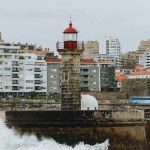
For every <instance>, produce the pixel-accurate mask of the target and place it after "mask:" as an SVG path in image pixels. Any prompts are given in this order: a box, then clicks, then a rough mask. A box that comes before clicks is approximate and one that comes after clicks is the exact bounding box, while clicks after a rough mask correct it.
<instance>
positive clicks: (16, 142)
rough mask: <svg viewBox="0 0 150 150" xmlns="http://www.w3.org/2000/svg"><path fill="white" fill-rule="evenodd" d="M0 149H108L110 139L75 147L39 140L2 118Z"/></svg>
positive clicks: (0, 121) (80, 144)
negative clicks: (19, 132)
mask: <svg viewBox="0 0 150 150" xmlns="http://www.w3.org/2000/svg"><path fill="white" fill-rule="evenodd" d="M0 141H1V144H0V150H108V147H109V141H108V140H106V141H105V142H104V143H101V144H95V145H88V144H84V143H83V142H80V143H79V144H77V145H76V146H74V147H71V146H68V145H65V144H59V143H57V142H56V141H55V140H53V139H46V138H43V139H42V140H40V141H39V140H38V139H37V138H36V136H34V135H23V136H20V135H18V134H17V133H16V132H15V131H14V130H13V129H9V128H7V126H6V125H5V123H4V122H3V121H2V120H0Z"/></svg>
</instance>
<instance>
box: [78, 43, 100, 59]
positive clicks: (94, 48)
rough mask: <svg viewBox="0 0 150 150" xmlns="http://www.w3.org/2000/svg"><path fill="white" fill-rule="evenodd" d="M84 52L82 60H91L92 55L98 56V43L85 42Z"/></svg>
mask: <svg viewBox="0 0 150 150" xmlns="http://www.w3.org/2000/svg"><path fill="white" fill-rule="evenodd" d="M84 49H85V50H84V51H83V53H82V56H81V57H82V58H83V59H92V57H93V55H98V54H99V42H98V41H87V42H86V43H85V44H84Z"/></svg>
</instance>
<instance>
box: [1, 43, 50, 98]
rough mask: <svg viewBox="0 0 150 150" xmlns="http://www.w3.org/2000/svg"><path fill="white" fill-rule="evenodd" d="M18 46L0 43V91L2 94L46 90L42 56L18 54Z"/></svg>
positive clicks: (21, 94)
mask: <svg viewBox="0 0 150 150" xmlns="http://www.w3.org/2000/svg"><path fill="white" fill-rule="evenodd" d="M19 49H20V47H19V46H14V45H13V46H11V45H10V44H9V45H7V44H0V93H1V96H2V95H4V96H6V95H16V96H17V95H20V96H23V95H28V94H29V93H30V92H32V91H34V92H36V93H38V94H39V95H43V94H46V92H47V64H46V62H45V60H44V56H37V55H35V54H29V53H25V54H19V53H17V51H18V50H19Z"/></svg>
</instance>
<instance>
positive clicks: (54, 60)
mask: <svg viewBox="0 0 150 150" xmlns="http://www.w3.org/2000/svg"><path fill="white" fill-rule="evenodd" d="M45 61H46V62H47V63H49V62H52V63H61V59H59V58H45Z"/></svg>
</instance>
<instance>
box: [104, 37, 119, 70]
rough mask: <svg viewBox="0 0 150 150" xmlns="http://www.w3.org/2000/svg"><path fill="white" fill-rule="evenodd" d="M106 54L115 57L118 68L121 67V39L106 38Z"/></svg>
mask: <svg viewBox="0 0 150 150" xmlns="http://www.w3.org/2000/svg"><path fill="white" fill-rule="evenodd" d="M106 54H110V55H112V56H114V58H115V60H116V67H121V65H122V60H121V44H120V41H119V39H117V38H115V37H106Z"/></svg>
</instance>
